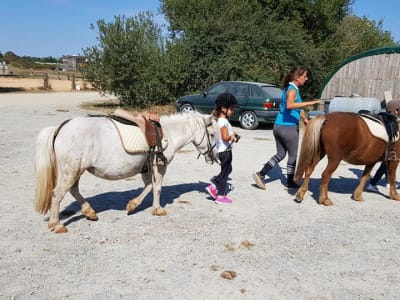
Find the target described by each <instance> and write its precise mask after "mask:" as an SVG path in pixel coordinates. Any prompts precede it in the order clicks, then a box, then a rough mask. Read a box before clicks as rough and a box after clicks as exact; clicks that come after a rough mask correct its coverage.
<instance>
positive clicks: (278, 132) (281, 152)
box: [258, 126, 287, 176]
mask: <svg viewBox="0 0 400 300" xmlns="http://www.w3.org/2000/svg"><path fill="white" fill-rule="evenodd" d="M284 127H286V126H274V131H273V133H274V138H275V144H276V154H275V155H274V156H272V157H271V158H270V159H269V161H268V162H267V163H266V164H265V165H264V166H263V168H262V169H261V170H260V172H258V173H259V174H260V175H261V176H265V175H267V174H268V172H269V171H270V170H271V169H272V168H274V167H275V166H277V165H278V164H279V162H280V161H281V160H283V159H284V158H285V156H286V152H287V148H286V146H285V142H284V140H285V135H286V132H285V131H286V128H284Z"/></svg>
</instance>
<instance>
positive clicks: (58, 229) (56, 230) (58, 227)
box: [49, 224, 68, 233]
mask: <svg viewBox="0 0 400 300" xmlns="http://www.w3.org/2000/svg"><path fill="white" fill-rule="evenodd" d="M49 229H50V230H51V231H52V232H54V233H67V232H68V229H67V227H65V226H64V225H63V224H56V225H55V226H53V225H50V224H49Z"/></svg>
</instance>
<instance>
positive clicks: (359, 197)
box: [353, 195, 364, 201]
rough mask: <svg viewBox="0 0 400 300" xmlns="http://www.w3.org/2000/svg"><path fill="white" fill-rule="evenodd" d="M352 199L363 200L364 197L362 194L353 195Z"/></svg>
mask: <svg viewBox="0 0 400 300" xmlns="http://www.w3.org/2000/svg"><path fill="white" fill-rule="evenodd" d="M353 199H354V200H355V201H364V198H363V196H361V195H360V196H353Z"/></svg>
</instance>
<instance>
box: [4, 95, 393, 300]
mask: <svg viewBox="0 0 400 300" xmlns="http://www.w3.org/2000/svg"><path fill="white" fill-rule="evenodd" d="M94 100H99V101H104V100H103V99H102V98H101V97H100V96H99V95H98V94H97V93H94V92H68V93H35V94H29V93H21V94H0V116H1V118H0V162H1V167H2V168H1V170H2V173H1V175H0V176H1V180H0V188H1V191H2V193H1V194H0V205H1V208H2V209H1V211H0V228H1V231H2V234H1V240H0V298H1V299H65V298H68V299H121V298H122V299H398V298H399V297H400V286H399V285H398V282H399V280H400V273H399V265H400V258H399V256H397V254H396V253H398V252H399V250H400V234H399V233H400V214H399V212H400V203H398V202H396V201H392V200H389V199H388V198H387V196H386V195H387V193H388V190H387V189H386V188H385V187H380V190H381V191H382V192H383V193H382V194H373V193H364V198H365V201H364V202H356V201H353V200H351V193H352V191H353V189H354V188H355V187H356V185H357V181H358V178H359V176H360V175H361V173H362V168H361V167H359V166H354V165H349V164H346V163H342V164H341V165H340V167H339V169H338V170H337V171H336V172H335V173H334V176H333V178H332V181H331V184H330V186H329V190H330V196H331V199H332V200H333V201H334V205H333V206H332V207H324V206H319V205H318V204H317V202H316V201H317V198H318V193H319V177H320V174H321V171H322V169H323V167H324V165H325V161H322V162H321V163H320V164H319V166H318V168H317V169H316V171H315V172H314V174H313V176H312V179H311V183H310V192H309V193H307V194H306V197H305V200H304V201H303V203H301V204H299V203H296V202H295V201H294V196H293V194H292V193H290V192H289V191H288V190H286V189H285V188H284V186H283V183H284V181H285V180H284V175H282V174H285V172H286V170H285V166H286V161H284V162H283V163H282V164H281V166H282V170H281V169H279V168H276V169H275V170H274V171H273V172H272V174H271V178H268V180H267V181H268V183H267V189H266V190H260V189H257V188H256V187H255V186H254V184H253V181H252V178H251V174H252V173H253V172H255V171H257V170H258V169H259V168H260V167H261V165H262V163H263V162H265V161H266V160H267V159H268V158H269V157H270V156H271V155H273V154H274V152H275V144H274V140H273V136H272V131H271V128H270V127H268V126H265V127H262V128H259V129H257V130H254V131H244V130H242V129H240V128H238V127H236V131H237V132H238V133H239V134H240V135H241V136H242V138H241V140H240V142H239V143H238V144H235V148H234V153H233V157H234V161H233V172H232V174H231V178H232V180H231V183H232V185H233V187H234V190H233V191H232V192H231V193H230V195H231V197H232V198H233V199H234V203H233V204H232V205H217V204H215V203H213V201H211V200H210V198H209V197H208V196H207V194H206V193H205V192H204V188H205V187H206V185H207V184H208V181H209V179H210V178H211V177H212V176H213V175H216V174H217V173H218V166H217V165H207V164H206V163H205V162H204V160H202V159H199V160H197V159H196V157H197V152H196V150H195V148H194V147H193V146H192V145H190V146H187V148H185V150H186V151H181V152H179V153H178V154H177V155H176V157H175V159H174V160H173V161H172V163H171V165H170V166H169V168H168V171H167V176H166V177H165V181H164V187H163V190H162V193H161V201H162V205H163V206H165V208H166V209H167V212H168V215H167V216H166V217H155V216H152V215H151V198H152V197H151V195H150V196H148V197H147V198H146V199H145V201H144V203H143V204H142V205H141V206H140V207H139V208H138V209H137V210H136V211H135V213H133V214H131V215H129V216H128V215H127V214H126V212H125V205H126V203H127V201H128V200H129V199H130V198H132V197H134V196H135V195H137V194H138V193H139V191H140V190H141V188H142V182H141V179H140V176H136V177H133V178H129V179H127V180H120V181H106V180H102V179H99V178H96V177H94V176H92V175H90V174H84V175H83V177H82V180H81V185H80V186H81V191H82V194H83V195H84V196H86V197H87V198H88V200H89V202H90V203H91V205H92V206H93V208H94V209H95V210H96V212H97V214H98V216H99V220H98V221H97V222H92V221H89V220H86V219H85V218H84V217H83V216H82V215H81V212H80V207H79V206H78V205H77V204H76V203H75V202H74V201H73V198H72V197H71V196H70V195H67V196H66V197H65V199H64V200H63V202H62V203H61V207H62V210H63V212H64V213H63V214H62V218H63V220H62V221H63V222H64V224H65V225H66V226H67V228H68V230H69V232H68V233H67V234H60V235H57V234H54V233H52V232H50V231H49V230H48V229H47V216H42V215H39V214H38V213H36V212H35V210H34V204H33V196H34V184H35V182H34V173H33V157H34V143H35V137H36V135H37V133H38V132H39V130H40V129H41V128H43V127H46V126H50V125H51V126H52V125H58V124H60V123H61V122H62V121H63V120H65V119H68V118H71V117H74V116H79V115H84V114H86V113H87V111H83V110H81V109H80V108H79V104H80V103H82V102H85V101H94ZM71 211H72V214H71V213H70V212H71Z"/></svg>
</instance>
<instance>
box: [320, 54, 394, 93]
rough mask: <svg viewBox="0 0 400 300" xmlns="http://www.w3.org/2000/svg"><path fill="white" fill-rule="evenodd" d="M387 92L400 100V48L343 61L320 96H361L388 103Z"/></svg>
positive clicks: (361, 55)
mask: <svg viewBox="0 0 400 300" xmlns="http://www.w3.org/2000/svg"><path fill="white" fill-rule="evenodd" d="M385 92H389V94H390V93H391V95H392V99H393V100H394V99H396V100H400V46H392V47H384V48H377V49H373V50H369V51H366V52H362V53H360V54H358V55H355V56H352V57H350V58H348V59H347V60H345V61H343V63H341V64H340V65H338V66H337V67H336V68H335V69H334V70H333V72H332V73H331V74H330V75H329V76H328V78H327V80H326V81H325V83H324V85H323V86H322V89H321V91H320V96H319V97H320V98H321V99H331V98H333V97H336V96H345V97H348V96H350V95H353V94H358V95H360V96H362V97H369V98H376V99H380V100H384V99H385ZM386 95H388V93H386ZM387 100H391V99H387Z"/></svg>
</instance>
